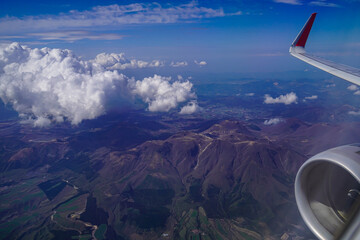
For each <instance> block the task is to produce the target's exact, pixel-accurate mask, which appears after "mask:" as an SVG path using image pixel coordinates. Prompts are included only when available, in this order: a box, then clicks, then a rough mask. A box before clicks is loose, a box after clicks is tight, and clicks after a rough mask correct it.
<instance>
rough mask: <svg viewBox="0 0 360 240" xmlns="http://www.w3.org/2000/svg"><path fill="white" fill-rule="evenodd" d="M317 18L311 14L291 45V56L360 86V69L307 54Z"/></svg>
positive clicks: (314, 14)
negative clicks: (307, 46) (308, 42)
mask: <svg viewBox="0 0 360 240" xmlns="http://www.w3.org/2000/svg"><path fill="white" fill-rule="evenodd" d="M315 17H316V13H313V14H311V16H310V18H309V19H308V20H307V22H306V23H305V25H304V27H303V28H302V30H301V31H300V33H299V34H298V36H297V37H296V39H295V40H294V42H293V43H292V44H291V47H290V50H289V52H290V54H291V55H293V56H294V57H296V58H298V59H300V60H302V61H304V62H307V63H308V64H311V65H313V66H314V67H317V68H319V69H321V70H323V71H325V72H328V73H331V74H333V75H335V76H337V77H339V78H342V79H345V80H347V81H349V82H351V83H354V84H356V85H360V69H357V68H354V67H350V66H346V65H342V64H338V63H334V62H331V61H328V60H325V59H322V58H319V57H316V56H313V55H311V54H308V53H306V51H305V44H306V41H307V38H308V36H309V33H310V30H311V27H312V25H313V23H314V20H315Z"/></svg>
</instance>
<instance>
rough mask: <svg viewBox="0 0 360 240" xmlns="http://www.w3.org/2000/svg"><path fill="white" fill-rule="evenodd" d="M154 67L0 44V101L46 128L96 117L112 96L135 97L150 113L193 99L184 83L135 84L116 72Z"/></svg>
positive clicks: (117, 58)
mask: <svg viewBox="0 0 360 240" xmlns="http://www.w3.org/2000/svg"><path fill="white" fill-rule="evenodd" d="M159 65H160V63H158V62H151V63H146V62H141V61H136V60H134V61H132V60H127V59H126V58H125V57H124V55H123V54H99V55H98V56H97V57H96V58H95V59H93V60H89V61H84V60H82V59H81V58H79V57H77V56H76V55H74V54H73V53H72V52H71V51H70V50H66V49H65V50H62V49H50V48H42V49H37V48H35V49H31V48H28V47H26V46H22V45H20V44H18V43H12V44H10V45H1V46H0V98H1V99H2V101H3V102H4V103H5V104H10V105H11V106H12V107H13V108H14V110H16V111H17V112H18V113H19V115H20V116H21V117H22V118H24V119H28V120H29V121H33V123H34V125H35V126H46V125H49V124H50V123H52V122H63V121H70V122H71V123H72V124H78V123H80V122H81V121H82V120H84V119H93V118H96V117H98V116H100V115H102V114H104V113H105V112H106V107H107V102H108V101H109V98H111V97H113V96H115V97H116V98H133V97H139V98H141V99H142V100H143V101H144V102H145V103H147V104H148V109H149V110H150V111H169V110H170V109H172V108H176V107H177V106H178V104H179V103H182V102H187V101H189V100H191V99H192V98H194V97H195V94H194V93H193V92H192V84H191V83H190V82H189V81H188V80H186V81H180V80H177V81H172V80H171V78H165V77H161V76H158V75H155V76H154V77H150V78H144V79H143V80H137V81H136V80H135V79H130V78H128V77H127V76H125V75H124V74H122V73H121V72H120V70H122V69H126V68H128V67H131V68H136V67H139V68H141V67H149V66H159Z"/></svg>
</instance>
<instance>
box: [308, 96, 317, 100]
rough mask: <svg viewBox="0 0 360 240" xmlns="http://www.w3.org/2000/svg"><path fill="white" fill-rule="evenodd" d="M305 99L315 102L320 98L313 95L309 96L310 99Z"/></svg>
mask: <svg viewBox="0 0 360 240" xmlns="http://www.w3.org/2000/svg"><path fill="white" fill-rule="evenodd" d="M305 99H307V100H315V99H318V96H317V95H312V96H309V97H305Z"/></svg>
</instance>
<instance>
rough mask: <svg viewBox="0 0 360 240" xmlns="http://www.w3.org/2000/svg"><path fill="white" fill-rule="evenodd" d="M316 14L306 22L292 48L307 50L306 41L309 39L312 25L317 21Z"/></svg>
mask: <svg viewBox="0 0 360 240" xmlns="http://www.w3.org/2000/svg"><path fill="white" fill-rule="evenodd" d="M316 14H317V13H316V12H314V13H312V14H311V16H310V17H309V19H308V20H307V21H306V23H305V25H304V27H303V28H302V29H301V31H300V33H299V34H298V36H297V37H296V39H295V40H294V42H293V44H292V45H291V46H292V47H302V48H305V44H306V41H307V39H308V37H309V33H310V30H311V28H312V25H313V23H314V21H315V17H316Z"/></svg>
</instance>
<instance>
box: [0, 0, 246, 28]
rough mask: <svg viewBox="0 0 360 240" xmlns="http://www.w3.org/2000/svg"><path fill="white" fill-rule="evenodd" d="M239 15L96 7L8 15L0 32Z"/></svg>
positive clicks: (190, 6)
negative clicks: (43, 13)
mask: <svg viewBox="0 0 360 240" xmlns="http://www.w3.org/2000/svg"><path fill="white" fill-rule="evenodd" d="M239 14H241V12H235V13H225V12H224V10H223V9H222V8H218V9H214V8H208V7H201V6H199V5H198V3H197V1H192V2H190V3H187V4H178V5H176V4H166V5H161V4H159V3H156V2H153V3H132V4H127V5H118V4H113V5H108V6H96V7H93V8H92V9H90V10H85V11H78V10H72V11H69V12H67V13H61V14H58V15H38V16H25V17H21V18H18V17H8V16H6V17H3V18H1V19H0V33H5V34H13V33H16V32H17V33H23V32H28V33H29V32H32V33H34V32H46V31H56V30H71V29H81V28H87V27H101V26H121V25H130V24H168V23H177V22H189V21H195V20H199V19H204V18H215V17H224V16H227V15H239Z"/></svg>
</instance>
